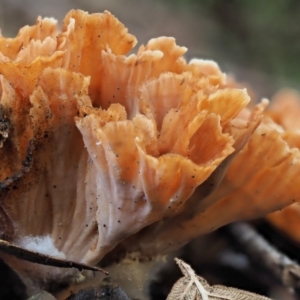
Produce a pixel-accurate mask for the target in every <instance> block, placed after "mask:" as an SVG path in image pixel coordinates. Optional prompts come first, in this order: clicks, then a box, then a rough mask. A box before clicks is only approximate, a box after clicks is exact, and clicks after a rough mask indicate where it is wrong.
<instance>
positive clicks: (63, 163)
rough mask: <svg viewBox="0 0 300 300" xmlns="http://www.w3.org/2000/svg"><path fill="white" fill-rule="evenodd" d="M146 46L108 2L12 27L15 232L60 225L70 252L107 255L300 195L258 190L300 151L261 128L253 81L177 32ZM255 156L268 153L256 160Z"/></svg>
mask: <svg viewBox="0 0 300 300" xmlns="http://www.w3.org/2000/svg"><path fill="white" fill-rule="evenodd" d="M43 28H45V32H44V31H43V30H44V29H43ZM135 44H136V39H135V37H134V36H132V35H130V34H128V32H127V29H126V28H125V27H124V26H123V25H122V24H121V23H120V22H119V21H118V20H117V19H116V18H115V17H114V16H112V15H111V14H110V13H108V12H105V13H104V14H93V15H88V14H87V13H84V12H82V11H71V12H70V13H68V14H67V16H66V17H65V20H64V21H63V27H62V32H58V31H57V27H56V23H55V22H54V21H53V20H51V19H45V20H41V19H39V20H38V22H37V24H36V25H35V26H33V27H26V28H24V29H22V30H21V31H20V33H19V35H18V37H16V38H15V39H6V38H3V37H1V38H0V50H1V49H2V50H3V51H2V50H1V51H2V54H1V55H0V73H1V74H2V75H1V88H0V92H1V105H2V107H3V111H4V113H5V115H6V116H7V118H8V120H9V122H10V125H11V128H10V131H9V136H8V137H7V139H6V140H5V141H4V142H3V146H2V147H1V148H0V155H1V158H2V160H1V162H0V170H1V172H0V174H1V178H0V180H2V182H0V188H1V191H0V193H1V194H0V201H1V210H0V220H1V222H6V223H9V224H5V225H2V226H1V230H0V233H1V236H2V237H5V238H6V239H8V240H10V241H12V242H18V240H20V239H22V238H23V237H27V236H32V237H35V236H50V237H51V238H52V240H53V242H54V244H55V247H56V248H57V249H58V250H59V251H61V252H63V253H65V254H66V255H67V258H68V259H70V260H74V261H78V262H84V263H89V264H95V263H98V262H99V261H100V260H101V259H102V258H103V256H104V255H106V254H107V253H109V252H110V251H111V250H112V249H113V248H114V247H116V246H118V245H119V244H120V243H122V241H123V240H124V242H123V244H122V246H125V251H127V250H128V251H129V250H136V249H139V250H141V251H142V254H143V253H145V254H149V255H155V254H159V253H161V252H167V251H169V250H172V249H176V248H178V247H181V245H183V244H184V243H186V242H188V241H189V240H190V239H192V238H194V237H196V236H197V235H199V234H203V233H206V232H209V231H211V230H213V229H215V228H217V227H220V226H222V225H224V224H226V223H228V222H232V221H235V220H237V219H243V218H254V217H257V216H261V215H263V214H266V213H269V212H270V211H273V210H276V209H278V208H281V207H284V206H286V205H287V204H289V203H290V201H289V199H290V198H288V199H287V198H286V197H285V198H275V199H274V198H272V197H270V198H265V197H266V196H267V193H265V192H266V191H265V190H264V192H263V193H260V194H257V193H256V187H255V184H257V183H258V182H259V179H260V178H261V176H262V175H264V176H267V177H272V176H273V175H274V174H273V173H274V171H275V173H276V174H277V173H278V172H277V170H280V174H282V172H285V173H286V174H288V176H289V174H294V173H297V172H298V169H299V168H300V166H298V163H297V164H295V166H294V167H293V168H291V169H287V167H286V166H287V165H286V163H287V162H289V163H290V161H291V160H293V161H295V158H297V157H298V153H296V152H295V151H292V150H290V149H289V148H288V147H287V146H286V145H285V144H284V145H283V141H282V140H281V139H280V137H279V134H278V133H277V132H276V130H275V129H272V128H271V127H270V128H269V129H266V132H267V137H266V138H264V139H262V138H261V136H262V131H263V133H265V131H264V130H265V127H264V126H265V125H262V126H261V127H258V130H257V131H255V129H256V128H257V126H258V125H259V124H260V122H261V119H262V112H263V110H264V107H265V105H266V103H265V102H263V103H262V104H260V105H258V106H257V107H255V108H254V109H253V110H252V111H249V110H247V109H246V108H245V107H246V105H247V104H248V102H249V101H250V99H249V96H248V94H247V92H246V90H242V89H238V88H230V87H229V86H227V84H226V77H225V75H224V74H222V73H221V71H220V70H219V68H218V66H217V65H216V64H215V63H213V62H210V61H203V60H192V61H191V62H190V63H187V62H186V61H185V59H184V58H183V57H182V55H183V54H184V53H185V51H186V48H184V47H179V46H177V45H176V43H175V40H174V39H173V38H167V37H160V38H157V39H153V40H151V41H149V43H148V44H147V45H146V46H141V47H140V48H139V50H138V52H137V54H131V55H129V56H125V55H126V54H127V53H128V52H129V51H130V50H131V49H132V47H133V46H134V45H135ZM6 45H8V46H7V47H9V48H10V51H7V50H5V49H6V48H5V47H6ZM253 132H254V134H253ZM251 136H252V138H251ZM249 139H250V143H249V144H248V145H247V146H246V147H245V145H246V144H247V142H248V141H249ZM267 139H269V140H268V142H264V141H266V140H267ZM270 141H274V144H273V146H272V153H270V155H271V156H270V159H269V160H268V161H269V163H267V164H266V166H265V167H263V168H262V169H261V170H260V166H261V164H260V163H261V158H262V156H266V155H268V147H269V144H268V143H269V142H270ZM31 144H33V145H34V148H33V150H32V151H31V152H30V153H29V154H28V147H30V145H31ZM243 148H244V150H242V149H243ZM30 149H31V148H30ZM266 153H267V154H266ZM28 155H29V156H28ZM26 159H27V160H29V161H30V162H31V164H28V163H27V164H26V163H24V160H25V161H26ZM245 160H247V161H249V162H251V166H256V164H259V165H257V167H255V168H253V169H249V170H246V169H245V170H244V169H243V166H244V161H245ZM281 162H283V163H281ZM25 165H26V168H25ZM228 167H229V170H228V172H227V173H226V170H227V168H228ZM24 169H26V172H25V171H23V173H22V170H24ZM20 172H21V173H20ZM251 172H252V173H253V174H254V175H255V176H254V175H253V176H254V177H253V180H249V181H248V180H247V178H248V179H249V177H247V176H250V175H249V174H250V173H251ZM293 172H294V173H293ZM225 173H226V177H225V180H223V181H222V179H223V176H224V174H225ZM252 173H251V174H252ZM257 173H259V175H257ZM16 174H22V176H19V177H18V178H17V177H16ZM274 180H275V179H274ZM271 183H272V184H273V181H270V184H271ZM285 183H286V182H285V181H283V182H282V185H284V184H285ZM220 184H221V185H220ZM287 184H288V183H287ZM219 185H220V187H219V188H218V186H219ZM279 187H281V185H278V195H280V196H281V194H280V193H281V190H280V191H279ZM264 188H269V185H264ZM237 191H238V192H237ZM290 193H291V195H292V194H293V193H294V189H293V188H292V187H291V189H290ZM245 195H246V196H247V197H246V196H245ZM244 196H245V198H243V197H244ZM2 220H4V221H2ZM178 224H179V225H180V226H181V227H178ZM153 234H155V237H154V238H153ZM128 241H134V242H133V243H131V244H130V243H129V242H128ZM170 244H171V245H170ZM175 244H176V245H175ZM127 245H130V246H127ZM145 245H146V246H145Z"/></svg>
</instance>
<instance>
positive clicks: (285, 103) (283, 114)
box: [266, 89, 300, 245]
mask: <svg viewBox="0 0 300 300" xmlns="http://www.w3.org/2000/svg"><path fill="white" fill-rule="evenodd" d="M266 114H267V116H268V117H270V118H271V119H272V120H273V121H274V122H275V123H276V124H278V125H279V126H278V127H279V130H281V136H282V138H283V139H284V140H285V141H286V142H287V144H288V145H289V146H290V147H291V148H294V151H295V152H296V151H297V150H298V149H300V133H299V129H300V123H299V116H300V97H299V93H298V92H296V91H294V90H290V89H283V90H281V91H279V92H278V93H277V94H275V96H274V97H273V99H272V105H271V106H270V109H269V110H267V112H266ZM280 126H281V127H280ZM295 176H298V177H299V175H295ZM290 180H291V181H292V183H294V185H295V188H296V187H297V186H298V184H297V182H295V181H296V178H290ZM286 192H288V189H286ZM296 200H297V199H296V198H295V199H294V202H296ZM267 220H268V221H269V222H270V223H271V224H272V225H273V226H275V227H276V228H277V229H279V230H280V231H281V232H283V233H285V234H286V235H287V236H288V237H289V238H291V239H292V240H293V241H294V242H296V243H297V244H298V245H300V231H299V230H298V229H299V228H300V211H299V204H298V203H294V204H292V205H290V206H288V207H286V208H284V209H282V210H279V211H277V212H275V213H272V214H270V215H268V217H267Z"/></svg>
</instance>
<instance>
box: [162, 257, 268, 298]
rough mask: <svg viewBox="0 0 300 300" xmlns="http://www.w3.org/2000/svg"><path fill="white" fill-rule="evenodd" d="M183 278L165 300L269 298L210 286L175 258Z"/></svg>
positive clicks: (219, 286) (234, 289) (224, 287)
mask: <svg viewBox="0 0 300 300" xmlns="http://www.w3.org/2000/svg"><path fill="white" fill-rule="evenodd" d="M175 260H176V262H177V264H178V266H179V268H180V269H181V271H182V273H183V275H184V277H183V278H180V279H179V280H178V281H177V282H176V283H175V284H174V286H173V288H172V290H171V292H170V294H169V295H168V298H167V300H270V298H267V297H264V296H260V295H257V294H254V293H250V292H246V291H243V290H239V289H236V288H230V287H226V286H222V285H214V286H210V285H209V284H208V283H207V281H206V280H205V279H204V278H202V277H200V276H197V275H196V274H195V272H194V270H193V269H192V268H191V267H190V266H189V265H188V264H186V263H185V262H183V261H182V260H180V259H178V258H175Z"/></svg>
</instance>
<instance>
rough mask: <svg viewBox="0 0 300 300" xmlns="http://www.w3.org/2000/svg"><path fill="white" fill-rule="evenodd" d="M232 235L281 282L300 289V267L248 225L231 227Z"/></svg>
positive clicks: (241, 224) (238, 224) (233, 225)
mask: <svg viewBox="0 0 300 300" xmlns="http://www.w3.org/2000/svg"><path fill="white" fill-rule="evenodd" d="M229 228H230V233H231V234H232V235H233V236H234V238H235V239H236V240H237V241H238V243H239V244H240V245H241V246H242V247H243V248H244V250H245V252H246V253H247V254H248V255H249V256H250V257H251V258H253V259H255V260H258V261H259V262H260V263H261V264H262V265H263V266H264V267H266V268H267V269H269V270H270V271H271V272H272V273H273V274H274V275H275V276H276V277H277V278H278V279H279V280H281V282H282V283H283V284H284V285H285V286H287V287H292V288H296V287H297V288H298V287H300V266H299V265H298V264H297V263H296V262H294V261H292V260H291V259H290V258H288V257H287V256H286V255H285V254H283V253H281V252H280V251H279V250H277V249H275V248H274V247H273V246H272V245H270V244H269V243H268V242H267V241H266V240H265V239H264V238H263V237H262V236H261V235H260V234H259V233H257V232H256V231H255V230H254V229H253V228H252V227H251V226H250V225H248V224H246V223H235V224H231V225H230V226H229Z"/></svg>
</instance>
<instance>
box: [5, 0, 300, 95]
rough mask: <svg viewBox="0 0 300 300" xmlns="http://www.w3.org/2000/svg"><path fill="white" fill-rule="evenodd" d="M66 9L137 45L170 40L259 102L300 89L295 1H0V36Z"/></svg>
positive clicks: (298, 9)
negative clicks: (104, 18)
mask: <svg viewBox="0 0 300 300" xmlns="http://www.w3.org/2000/svg"><path fill="white" fill-rule="evenodd" d="M72 8H80V9H84V10H87V11H89V12H102V11H103V10H105V9H106V10H109V11H110V12H112V13H113V14H115V15H116V16H117V17H118V18H119V19H120V20H121V21H122V22H123V23H124V24H125V25H126V26H127V27H128V28H129V31H130V32H131V33H132V34H134V35H136V36H137V38H138V40H139V44H142V43H146V42H147V41H148V40H149V39H150V38H153V37H157V36H161V35H167V36H173V37H175V38H176V40H177V43H178V44H179V45H182V46H186V47H188V49H189V51H188V54H187V58H188V59H190V58H192V57H199V58H207V59H213V60H215V61H216V62H218V63H219V64H220V66H221V68H222V70H223V71H225V72H226V73H231V74H234V75H235V77H236V79H238V80H239V81H242V82H249V83H250V84H251V86H252V88H253V90H254V92H255V93H256V94H257V95H258V97H259V98H260V97H263V96H264V97H271V96H272V95H273V94H274V92H275V91H277V90H278V89H279V88H281V87H293V88H296V89H300V70H299V67H300V55H299V54H300V26H299V16H300V1H299V0H272V1H261V0H251V1H246V0H226V1H224V0H163V1H162V0H161V1H159V0H143V1H141V0H39V1H36V0H0V27H1V28H2V34H3V35H5V36H14V35H16V34H17V32H18V29H19V28H20V27H21V26H24V25H26V24H34V22H35V20H36V17H37V16H38V15H41V16H43V17H44V16H50V17H54V18H56V19H58V21H59V22H61V20H62V19H63V17H64V15H65V14H66V13H67V11H68V10H70V9H72Z"/></svg>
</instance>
